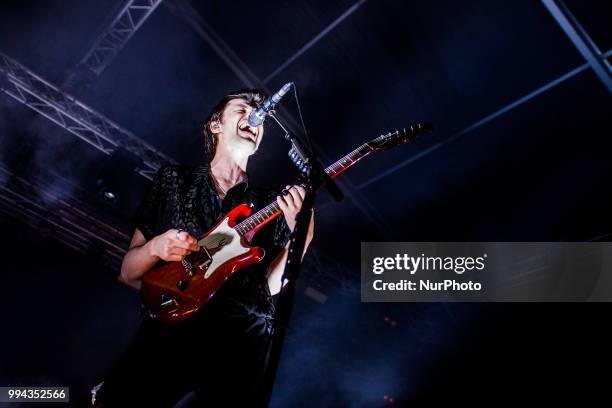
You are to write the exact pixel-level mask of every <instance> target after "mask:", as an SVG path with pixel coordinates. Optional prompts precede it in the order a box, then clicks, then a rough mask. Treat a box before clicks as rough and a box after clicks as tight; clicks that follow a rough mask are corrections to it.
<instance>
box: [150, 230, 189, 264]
mask: <svg viewBox="0 0 612 408" xmlns="http://www.w3.org/2000/svg"><path fill="white" fill-rule="evenodd" d="M149 248H150V253H151V255H153V256H156V257H158V258H160V259H162V260H164V261H166V262H171V261H182V260H183V258H184V257H185V256H186V255H189V254H190V253H192V252H194V251H197V250H198V249H199V247H198V240H197V239H195V238H194V237H193V236H191V235H189V234H188V233H187V232H185V231H181V232H179V230H177V229H170V230H168V231H166V232H164V233H163V234H161V235H158V236H156V237H155V238H153V239H152V240H151V245H150V247H149Z"/></svg>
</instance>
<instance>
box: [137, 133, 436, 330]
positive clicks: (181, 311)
mask: <svg viewBox="0 0 612 408" xmlns="http://www.w3.org/2000/svg"><path fill="white" fill-rule="evenodd" d="M431 130H432V127H431V125H427V124H417V125H414V126H410V127H409V128H404V129H402V130H397V131H395V132H392V133H388V134H386V135H382V136H379V137H377V138H376V139H373V140H371V141H369V142H367V143H365V144H363V145H361V146H359V147H358V148H357V149H355V150H353V151H352V152H350V153H349V154H347V155H346V156H344V157H342V158H341V159H340V160H338V161H337V162H335V163H334V164H332V165H331V166H329V167H327V168H326V169H325V173H327V174H328V175H329V176H330V177H331V178H335V177H337V176H339V175H340V174H342V173H343V172H344V171H346V170H347V169H348V168H349V167H351V166H353V165H354V164H355V163H357V162H358V161H359V160H361V159H363V158H364V157H366V156H367V155H369V154H370V153H373V152H377V151H383V150H387V149H390V148H392V147H395V146H398V145H400V144H404V143H407V142H409V141H411V140H412V139H414V138H415V137H417V136H419V135H421V134H424V133H429V132H431ZM251 211H252V210H251V207H249V206H248V205H247V204H241V205H239V206H238V207H236V208H234V209H233V210H232V211H230V212H229V213H228V214H227V215H226V216H225V217H223V219H222V220H221V221H220V222H219V223H218V224H217V225H216V226H215V227H213V228H212V229H211V230H210V231H208V232H207V233H206V234H204V235H202V236H200V237H199V238H198V245H199V247H200V249H199V250H198V251H195V252H193V253H191V254H190V255H187V256H186V257H185V258H184V259H183V260H182V261H181V262H167V263H164V264H162V265H160V266H158V267H155V268H153V269H151V270H150V271H148V272H147V273H145V274H144V276H143V277H142V287H141V294H142V299H143V305H144V307H145V308H146V309H147V310H148V312H149V313H150V315H151V316H152V317H153V318H156V319H158V320H161V321H163V322H166V323H173V322H178V321H181V320H184V319H186V318H187V317H189V316H191V315H193V314H194V313H195V312H197V311H198V310H199V309H200V308H201V307H202V306H204V305H205V304H206V302H207V301H208V300H209V299H210V298H211V297H212V296H213V295H214V294H215V292H216V291H217V290H218V289H219V288H220V287H221V285H223V283H224V282H225V281H226V280H227V278H229V277H230V276H231V275H232V274H233V273H234V272H236V271H238V270H240V269H242V268H245V267H247V266H249V265H252V264H255V263H257V262H259V261H261V260H262V259H263V257H264V250H263V249H262V248H258V247H252V246H250V242H251V240H252V238H253V235H255V233H256V232H257V231H258V230H259V229H260V228H261V227H263V226H264V225H265V224H267V223H268V222H270V221H271V220H273V219H274V218H276V217H278V216H279V215H280V214H282V212H281V210H280V208H279V206H278V203H277V202H276V201H274V202H272V203H270V204H268V205H267V206H265V207H264V208H262V209H261V210H259V211H257V212H256V213H255V214H251ZM240 219H243V220H242V221H239V220H240Z"/></svg>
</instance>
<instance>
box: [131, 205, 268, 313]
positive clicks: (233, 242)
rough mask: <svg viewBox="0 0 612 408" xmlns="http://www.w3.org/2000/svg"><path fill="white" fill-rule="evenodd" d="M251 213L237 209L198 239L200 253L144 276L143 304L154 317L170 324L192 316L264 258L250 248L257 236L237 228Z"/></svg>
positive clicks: (257, 249) (258, 249)
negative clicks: (239, 273) (228, 282)
mask: <svg viewBox="0 0 612 408" xmlns="http://www.w3.org/2000/svg"><path fill="white" fill-rule="evenodd" d="M250 214H251V208H250V207H249V206H248V205H246V204H242V205H240V206H238V207H236V208H234V209H233V210H232V211H230V212H229V213H228V214H227V215H226V216H225V217H224V218H223V220H221V222H219V223H218V224H217V225H216V226H215V227H214V228H213V229H211V230H210V231H209V232H208V233H206V234H204V235H203V236H201V237H199V238H198V244H199V246H200V250H199V251H198V252H196V253H193V254H191V255H189V256H187V257H185V259H184V260H183V261H182V262H168V263H166V264H164V265H161V266H159V267H157V268H154V269H152V270H151V271H149V272H147V273H146V274H145V275H144V276H143V278H142V288H141V291H142V298H143V303H144V306H145V307H146V308H147V310H148V311H149V313H150V314H151V316H152V317H154V318H157V319H159V320H162V321H164V322H168V323H169V322H176V321H180V320H183V319H185V318H187V317H189V316H191V315H192V314H194V313H195V312H197V311H198V309H200V307H202V305H204V304H205V303H206V302H207V301H208V299H210V298H211V297H212V296H213V295H214V294H215V292H216V291H217V290H218V289H219V288H220V287H221V285H222V284H223V283H224V282H225V281H226V280H227V278H229V277H230V276H231V275H232V274H233V273H234V272H236V271H238V270H239V269H242V268H245V267H247V266H250V265H253V264H255V263H257V262H259V261H261V260H262V259H263V257H264V250H263V249H262V248H258V247H251V246H250V245H249V242H248V241H249V240H250V238H251V237H252V235H253V233H251V234H245V235H244V236H242V235H240V234H239V233H238V231H237V230H235V229H234V227H235V226H236V224H237V222H236V220H237V219H238V218H241V217H248V216H249V215H250Z"/></svg>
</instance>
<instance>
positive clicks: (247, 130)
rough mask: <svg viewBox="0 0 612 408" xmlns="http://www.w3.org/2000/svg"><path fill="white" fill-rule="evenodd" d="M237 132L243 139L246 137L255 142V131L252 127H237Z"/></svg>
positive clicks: (245, 125)
mask: <svg viewBox="0 0 612 408" xmlns="http://www.w3.org/2000/svg"><path fill="white" fill-rule="evenodd" d="M238 131H239V132H240V133H241V134H242V135H243V136H245V137H248V138H249V139H251V140H253V141H256V140H257V131H256V130H255V129H253V128H252V127H250V126H249V125H247V124H244V125H242V126H239V127H238Z"/></svg>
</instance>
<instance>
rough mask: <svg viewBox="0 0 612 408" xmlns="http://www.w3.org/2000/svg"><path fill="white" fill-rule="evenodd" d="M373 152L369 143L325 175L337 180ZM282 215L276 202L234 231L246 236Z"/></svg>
mask: <svg viewBox="0 0 612 408" xmlns="http://www.w3.org/2000/svg"><path fill="white" fill-rule="evenodd" d="M372 151H374V149H373V148H372V147H370V146H369V145H368V144H367V143H364V144H362V145H361V146H359V147H358V148H357V149H355V150H353V151H352V152H350V153H349V154H347V155H346V156H344V157H342V158H341V159H340V160H338V161H336V162H335V163H334V164H332V165H331V166H329V167H327V168H326V169H325V173H327V175H329V176H330V177H331V178H336V177H338V176H339V175H340V174H342V173H343V172H344V171H346V170H347V169H348V168H349V167H351V166H352V165H354V164H355V163H357V162H358V161H359V160H361V159H363V158H364V157H366V156H367V155H368V154H370V153H371V152H372ZM280 214H281V209H280V207H279V206H278V203H277V202H276V201H274V202H272V203H270V204H268V205H267V206H265V207H264V208H262V209H261V210H259V211H257V212H256V213H254V214H252V215H251V216H250V217H248V218H246V219H245V220H243V221H242V222H240V223H238V224H236V226H235V227H234V229H235V230H236V231H237V232H238V233H239V234H240V235H244V234H246V233H248V232H249V231H251V230H253V229H255V228H257V227H259V226H260V225H262V224H264V223H266V222H268V221H271V220H272V219H273V218H275V217H278V216H279V215H280Z"/></svg>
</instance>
